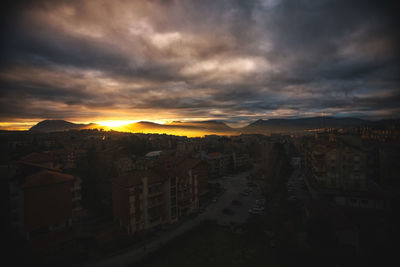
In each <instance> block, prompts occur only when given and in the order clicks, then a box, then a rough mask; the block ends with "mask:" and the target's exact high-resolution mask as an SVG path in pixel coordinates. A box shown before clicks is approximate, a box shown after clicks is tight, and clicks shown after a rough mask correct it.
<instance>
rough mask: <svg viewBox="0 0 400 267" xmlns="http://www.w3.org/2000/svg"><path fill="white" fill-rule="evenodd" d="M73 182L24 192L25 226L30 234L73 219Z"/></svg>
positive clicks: (29, 189)
mask: <svg viewBox="0 0 400 267" xmlns="http://www.w3.org/2000/svg"><path fill="white" fill-rule="evenodd" d="M71 187H72V182H67V183H60V184H53V185H48V186H40V187H34V188H27V189H25V190H24V215H25V216H24V225H25V230H26V231H28V232H30V231H32V230H36V229H39V228H42V227H47V226H49V225H53V224H59V223H62V222H65V221H69V220H71V219H72V192H71Z"/></svg>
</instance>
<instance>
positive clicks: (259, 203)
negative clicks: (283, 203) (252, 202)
mask: <svg viewBox="0 0 400 267" xmlns="http://www.w3.org/2000/svg"><path fill="white" fill-rule="evenodd" d="M256 205H259V206H263V205H265V199H257V200H256Z"/></svg>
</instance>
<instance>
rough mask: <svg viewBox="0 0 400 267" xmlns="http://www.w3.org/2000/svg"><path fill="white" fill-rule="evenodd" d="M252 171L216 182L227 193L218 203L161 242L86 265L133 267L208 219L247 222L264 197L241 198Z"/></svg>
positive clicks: (165, 234) (257, 192)
mask: <svg viewBox="0 0 400 267" xmlns="http://www.w3.org/2000/svg"><path fill="white" fill-rule="evenodd" d="M255 168H256V167H255ZM253 170H254V168H253V169H252V170H249V171H246V172H243V173H239V174H237V175H233V176H230V177H225V178H220V179H218V180H213V182H215V183H217V182H218V183H220V184H221V186H222V187H224V188H225V189H226V191H225V193H224V194H223V195H222V196H221V197H220V198H219V199H218V200H217V202H216V203H213V204H211V205H209V206H208V207H207V208H206V210H205V211H204V212H203V213H202V214H199V215H198V216H197V217H195V218H193V219H191V220H187V221H186V222H185V223H183V224H182V225H180V226H179V227H177V228H175V229H172V230H169V231H165V232H161V233H160V236H159V238H158V239H156V240H153V241H151V243H147V244H146V245H145V247H144V246H143V247H141V248H135V249H127V250H124V252H121V253H119V254H117V255H113V256H111V257H109V258H106V259H102V260H101V261H97V262H92V263H90V264H87V266H100V267H101V266H127V265H131V264H134V263H135V262H137V261H139V260H141V259H143V258H144V257H145V256H146V255H147V254H148V253H149V252H153V251H156V250H157V249H159V248H161V247H162V246H164V245H165V244H166V243H167V242H169V241H171V240H173V239H174V238H175V237H177V236H179V235H181V234H183V233H185V232H187V231H189V230H191V229H193V228H195V227H196V226H198V225H199V224H200V223H201V222H203V221H205V220H210V219H211V220H217V222H218V223H219V224H222V225H227V224H230V223H231V222H233V223H244V222H245V221H246V220H247V218H248V216H249V214H248V210H249V209H250V208H251V207H252V206H253V205H254V203H255V200H256V199H259V198H260V197H261V192H260V189H259V188H258V187H256V188H252V189H253V192H252V193H250V194H249V196H242V195H240V192H241V191H243V189H244V188H245V187H246V176H248V175H249V174H250V173H251V172H252V171H253ZM235 199H236V200H239V201H241V202H242V205H240V206H233V205H232V204H231V203H232V200H235ZM225 208H229V209H230V210H232V211H233V212H234V214H232V215H228V214H224V213H222V210H223V209H225Z"/></svg>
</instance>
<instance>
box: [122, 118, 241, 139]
mask: <svg viewBox="0 0 400 267" xmlns="http://www.w3.org/2000/svg"><path fill="white" fill-rule="evenodd" d="M116 130H120V131H128V132H141V133H165V134H173V135H186V136H203V135H206V134H220V135H233V134H236V132H235V131H234V129H232V128H231V127H229V126H228V125H226V124H225V123H223V122H217V121H202V122H180V121H174V122H171V123H166V124H158V123H154V122H147V121H141V122H136V123H132V124H128V125H123V126H120V127H118V129H116Z"/></svg>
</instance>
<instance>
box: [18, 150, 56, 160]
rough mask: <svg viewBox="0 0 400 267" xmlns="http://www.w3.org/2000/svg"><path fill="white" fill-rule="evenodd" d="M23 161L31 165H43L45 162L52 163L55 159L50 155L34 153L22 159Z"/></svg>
mask: <svg viewBox="0 0 400 267" xmlns="http://www.w3.org/2000/svg"><path fill="white" fill-rule="evenodd" d="M21 161H26V162H31V163H43V162H52V161H53V158H52V157H51V156H50V155H48V154H44V153H37V152H33V153H30V154H28V155H26V156H25V157H23V158H21Z"/></svg>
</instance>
